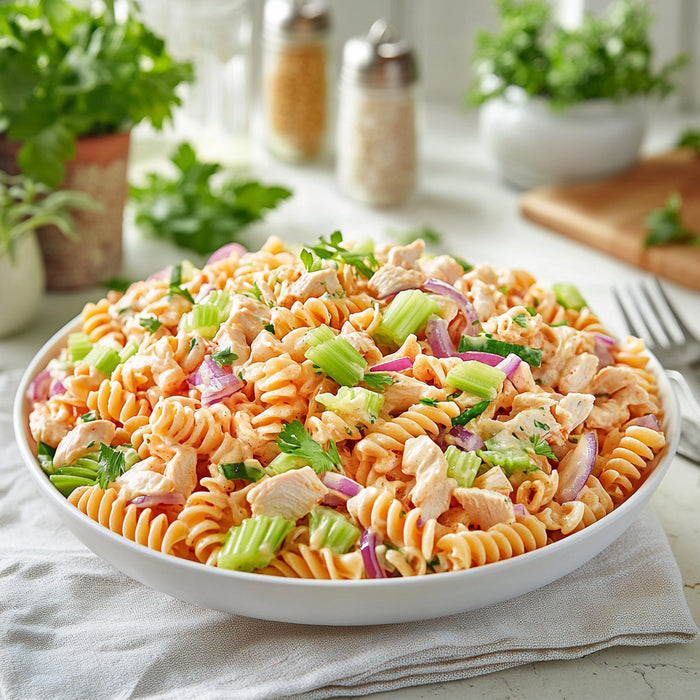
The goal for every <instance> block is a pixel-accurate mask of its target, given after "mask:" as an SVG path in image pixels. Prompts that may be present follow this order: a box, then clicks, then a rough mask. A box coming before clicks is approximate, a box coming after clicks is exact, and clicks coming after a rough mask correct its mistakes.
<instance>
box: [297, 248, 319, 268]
mask: <svg viewBox="0 0 700 700" xmlns="http://www.w3.org/2000/svg"><path fill="white" fill-rule="evenodd" d="M299 259H300V260H301V261H302V262H303V263H304V267H305V268H306V271H307V272H318V271H319V270H321V269H323V261H322V260H321V258H319V257H318V256H317V255H314V253H313V252H312V251H310V250H309V249H308V248H303V249H302V251H301V253H299Z"/></svg>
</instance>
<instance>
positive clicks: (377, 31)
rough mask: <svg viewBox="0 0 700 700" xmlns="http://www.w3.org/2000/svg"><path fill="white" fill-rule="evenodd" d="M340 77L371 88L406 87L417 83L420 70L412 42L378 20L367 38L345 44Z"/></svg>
mask: <svg viewBox="0 0 700 700" xmlns="http://www.w3.org/2000/svg"><path fill="white" fill-rule="evenodd" d="M340 77H341V79H342V80H348V81H350V82H354V83H358V84H361V85H365V86H367V87H376V88H390V87H402V86H404V85H410V84H411V83H414V82H416V80H417V79H418V68H417V65H416V59H415V56H414V54H413V52H412V51H411V47H410V46H409V44H408V42H407V41H405V40H404V39H402V38H401V37H400V36H399V34H398V32H397V31H396V29H394V28H393V27H392V26H391V25H389V24H388V23H387V22H386V21H384V20H383V19H378V20H377V21H376V22H375V23H374V24H373V25H372V27H371V28H370V30H369V33H368V34H367V36H366V37H353V38H352V39H348V41H346V42H345V47H344V48H343V62H342V67H341V71H340Z"/></svg>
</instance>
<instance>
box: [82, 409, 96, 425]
mask: <svg viewBox="0 0 700 700" xmlns="http://www.w3.org/2000/svg"><path fill="white" fill-rule="evenodd" d="M99 418H100V417H99V416H98V415H97V411H88V412H87V413H83V415H82V416H80V420H81V421H83V423H92V421H94V420H99Z"/></svg>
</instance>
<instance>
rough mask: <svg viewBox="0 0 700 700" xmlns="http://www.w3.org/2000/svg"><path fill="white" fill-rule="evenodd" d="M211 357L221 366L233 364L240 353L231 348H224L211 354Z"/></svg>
mask: <svg viewBox="0 0 700 700" xmlns="http://www.w3.org/2000/svg"><path fill="white" fill-rule="evenodd" d="M211 359H212V360H214V362H216V364H217V365H219V367H223V366H224V365H231V364H233V363H234V362H235V361H236V360H237V359H238V355H236V353H235V352H231V348H225V349H224V350H217V351H216V352H213V353H212V354H211Z"/></svg>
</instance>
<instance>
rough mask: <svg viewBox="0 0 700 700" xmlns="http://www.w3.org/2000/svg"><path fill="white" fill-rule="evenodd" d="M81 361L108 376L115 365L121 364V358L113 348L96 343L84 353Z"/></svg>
mask: <svg viewBox="0 0 700 700" xmlns="http://www.w3.org/2000/svg"><path fill="white" fill-rule="evenodd" d="M83 362H85V363H86V364H88V365H90V366H91V367H94V368H95V369H96V370H97V371H98V372H102V374H104V375H105V376H107V377H109V376H110V375H111V374H112V372H114V370H115V369H116V368H117V365H119V364H121V358H120V357H119V353H118V352H117V351H116V350H115V349H114V348H110V347H109V346H108V345H100V344H99V343H98V344H97V345H93V346H92V350H90V352H89V353H88V354H87V355H85V357H84V358H83Z"/></svg>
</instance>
